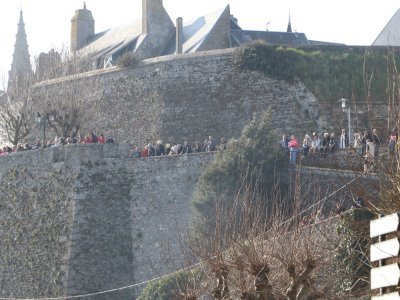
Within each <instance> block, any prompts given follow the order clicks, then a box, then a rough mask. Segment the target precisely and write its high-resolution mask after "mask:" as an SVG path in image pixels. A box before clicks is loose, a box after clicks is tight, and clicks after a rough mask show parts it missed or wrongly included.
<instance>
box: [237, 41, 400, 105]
mask: <svg viewBox="0 0 400 300" xmlns="http://www.w3.org/2000/svg"><path fill="white" fill-rule="evenodd" d="M391 60H392V61H395V62H396V64H397V68H399V67H400V65H399V62H400V52H399V50H391V51H388V49H382V48H366V47H347V46H341V45H329V46H302V47H296V48H294V47H283V46H273V45H267V44H265V43H262V42H254V43H250V44H247V45H244V46H242V47H240V48H238V49H237V50H236V52H235V55H234V64H235V65H236V66H237V67H238V68H245V69H249V70H253V71H261V72H264V73H265V74H267V75H268V76H271V77H272V78H274V79H279V80H287V81H291V80H293V79H294V78H299V79H300V80H301V81H302V82H304V84H305V85H306V86H307V87H308V88H309V89H310V90H311V91H312V92H313V93H314V94H315V95H316V97H317V98H319V99H320V100H324V101H336V100H337V99H340V98H342V97H345V98H347V99H356V100H365V99H366V98H367V96H369V97H370V99H382V97H384V98H383V99H386V97H385V95H386V93H387V71H388V63H389V64H390V61H391ZM370 79H372V80H370Z"/></svg>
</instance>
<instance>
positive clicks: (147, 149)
mask: <svg viewBox="0 0 400 300" xmlns="http://www.w3.org/2000/svg"><path fill="white" fill-rule="evenodd" d="M114 142H115V141H114V139H113V138H107V139H106V138H105V137H104V135H103V134H100V135H96V134H95V133H94V131H90V132H89V133H88V134H87V135H86V136H83V135H82V134H78V136H77V137H67V138H63V137H55V138H54V139H53V140H47V142H46V145H44V147H43V145H42V143H40V141H39V140H36V141H35V142H34V143H32V144H29V143H26V144H18V145H16V146H14V147H10V146H4V147H2V148H0V156H6V155H8V154H11V153H15V152H22V151H29V150H35V149H39V148H51V147H59V146H63V145H68V144H95V143H99V144H105V143H114ZM226 145H227V140H226V139H225V138H224V137H223V138H221V140H220V143H217V142H216V141H215V139H214V138H213V137H212V136H209V137H208V139H206V140H204V142H203V143H200V142H196V143H194V144H193V145H190V144H189V143H188V142H187V141H184V142H183V144H177V143H175V142H172V143H166V144H165V145H164V144H163V142H162V141H161V140H158V141H157V142H156V143H155V144H154V145H153V144H152V143H148V144H146V145H145V146H143V147H138V146H135V147H133V148H132V151H131V153H130V155H131V157H132V158H141V157H151V156H163V155H181V154H187V153H199V152H213V151H216V150H219V149H220V150H225V149H226Z"/></svg>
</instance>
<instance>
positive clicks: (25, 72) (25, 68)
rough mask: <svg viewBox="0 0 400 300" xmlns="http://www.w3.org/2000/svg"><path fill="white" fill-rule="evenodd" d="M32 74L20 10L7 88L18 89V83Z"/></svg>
mask: <svg viewBox="0 0 400 300" xmlns="http://www.w3.org/2000/svg"><path fill="white" fill-rule="evenodd" d="M31 74H32V66H31V62H30V56H29V50H28V41H27V39H26V32H25V23H24V18H23V13H22V9H21V11H20V13H19V22H18V31H17V35H16V41H15V46H14V54H13V59H12V63H11V70H10V72H9V76H8V88H10V87H13V88H17V87H18V85H19V84H18V82H20V83H22V82H21V80H22V79H24V78H29V77H30V75H31Z"/></svg>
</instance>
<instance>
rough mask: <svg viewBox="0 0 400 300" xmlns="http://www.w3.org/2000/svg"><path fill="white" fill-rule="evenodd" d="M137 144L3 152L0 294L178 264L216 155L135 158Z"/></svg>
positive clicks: (90, 286) (80, 288)
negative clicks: (181, 237) (198, 188)
mask: <svg viewBox="0 0 400 300" xmlns="http://www.w3.org/2000/svg"><path fill="white" fill-rule="evenodd" d="M129 149H130V147H129V145H127V144H105V145H99V144H92V145H67V146H65V147H61V148H48V149H40V150H34V151H28V152H22V153H16V154H13V155H10V156H8V157H3V158H0V192H1V195H2V197H1V201H0V240H1V244H2V251H1V252H0V296H1V297H55V296H62V295H76V294H82V293H92V292H98V291H102V290H108V289H114V288H118V287H121V286H126V285H130V284H132V283H138V282H142V281H145V280H149V279H152V278H155V277H157V276H160V275H162V274H165V273H167V272H170V271H171V270H174V269H176V268H179V267H180V264H179V263H180V261H179V260H180V257H181V255H180V252H179V242H178V234H181V233H183V232H184V230H185V229H186V228H187V225H188V224H189V219H190V216H191V201H190V200H191V196H192V193H193V191H194V189H195V184H196V181H197V178H198V177H199V175H200V173H201V171H202V170H203V168H204V166H205V165H207V164H208V163H209V162H210V161H211V160H212V158H213V156H212V154H211V155H210V154H208V153H204V154H199V155H184V156H173V157H172V156H168V157H154V158H146V159H132V158H130V157H129ZM133 295H134V291H133V290H127V291H124V292H121V293H115V294H113V299H130V298H132V297H133ZM108 296H109V295H108ZM96 299H110V298H107V296H104V297H103V296H98V297H97V298H96Z"/></svg>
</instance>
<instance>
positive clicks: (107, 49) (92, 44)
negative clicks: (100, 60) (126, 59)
mask: <svg viewBox="0 0 400 300" xmlns="http://www.w3.org/2000/svg"><path fill="white" fill-rule="evenodd" d="M141 33H142V20H141V19H136V20H134V21H132V22H129V23H127V24H124V25H121V26H118V27H115V28H112V29H108V30H106V31H103V32H100V33H97V34H95V35H94V36H92V37H91V38H90V40H89V41H88V44H87V45H86V46H85V47H83V48H82V49H80V50H79V51H78V55H80V56H90V57H91V58H96V57H105V56H110V55H113V54H114V53H118V52H119V51H121V50H123V49H124V48H126V47H128V46H132V47H134V44H135V42H136V40H137V39H138V37H139V36H140V35H141Z"/></svg>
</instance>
